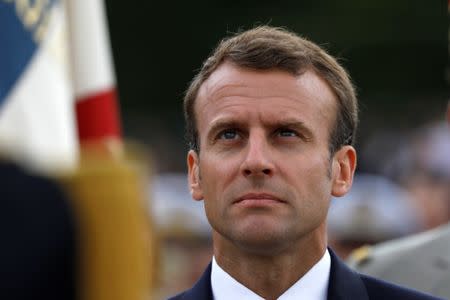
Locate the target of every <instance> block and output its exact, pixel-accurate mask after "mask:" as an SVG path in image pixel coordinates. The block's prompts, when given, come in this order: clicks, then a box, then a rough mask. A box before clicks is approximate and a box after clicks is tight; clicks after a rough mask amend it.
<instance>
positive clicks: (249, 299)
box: [211, 250, 331, 300]
mask: <svg viewBox="0 0 450 300" xmlns="http://www.w3.org/2000/svg"><path fill="white" fill-rule="evenodd" d="M330 268H331V258H330V253H328V250H326V251H325V254H324V255H323V256H322V258H321V259H320V260H319V261H318V262H317V263H316V264H315V265H314V266H313V267H312V268H311V269H310V270H309V271H308V272H307V273H306V274H305V275H303V277H302V278H300V279H299V280H298V281H297V282H296V283H294V285H292V286H291V287H290V288H289V289H288V290H287V291H285V292H284V293H283V294H282V295H281V296H280V297H279V298H278V300H294V299H295V300H297V299H302V300H326V299H327V291H328V281H329V278H330ZM211 287H212V291H213V295H214V300H229V299H246V300H264V298H262V297H261V296H259V295H257V294H255V293H254V292H253V291H251V290H249V289H248V288H247V287H245V286H244V285H242V284H241V283H239V282H238V281H237V280H235V279H234V278H233V277H231V276H230V275H229V274H228V273H227V272H225V271H224V270H223V269H222V268H221V267H220V266H219V265H218V264H217V262H216V259H215V258H214V257H213V261H212V270H211Z"/></svg>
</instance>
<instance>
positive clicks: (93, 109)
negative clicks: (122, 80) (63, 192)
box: [0, 0, 121, 173]
mask: <svg viewBox="0 0 450 300" xmlns="http://www.w3.org/2000/svg"><path fill="white" fill-rule="evenodd" d="M0 26H1V30H0V156H6V157H8V158H13V159H16V160H19V161H21V162H22V163H23V164H25V165H28V166H30V167H31V168H34V169H37V170H38V171H44V172H47V173H48V172H50V173H52V172H58V171H65V170H70V169H72V168H74V167H76V165H77V161H78V155H79V146H80V145H83V144H84V143H85V142H99V141H105V140H110V139H113V140H120V136H121V130H120V123H119V111H118V104H117V99H116V90H115V78H114V72H113V67H112V58H111V53H110V49H109V39H108V32H107V26H106V19H105V15H104V7H103V2H102V0H68V1H62V0H43V1H0Z"/></svg>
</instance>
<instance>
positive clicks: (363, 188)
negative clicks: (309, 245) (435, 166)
mask: <svg viewBox="0 0 450 300" xmlns="http://www.w3.org/2000/svg"><path fill="white" fill-rule="evenodd" d="M409 198H410V195H409V194H408V193H407V192H406V191H405V190H404V189H402V188H401V187H400V186H398V185H397V184H395V183H393V182H391V181H390V180H389V179H387V178H385V177H382V176H378V175H371V174H361V173H357V174H356V175H355V179H354V182H353V186H352V189H351V190H350V192H349V193H348V194H347V195H345V196H344V197H343V199H341V200H339V199H333V202H332V204H331V207H330V210H329V212H328V239H329V245H330V246H331V248H332V249H333V250H334V251H335V252H336V254H338V255H339V256H340V257H341V258H344V259H345V258H347V256H348V255H349V254H350V252H352V251H353V250H355V249H357V248H359V247H361V246H365V245H373V244H376V243H379V242H383V241H387V240H391V239H394V238H399V237H402V236H405V235H407V234H411V233H414V232H417V231H418V230H419V229H421V228H422V225H421V223H420V219H419V217H418V215H417V213H416V211H415V210H414V209H413V208H412V207H411V206H410V201H411V200H410V199H409Z"/></svg>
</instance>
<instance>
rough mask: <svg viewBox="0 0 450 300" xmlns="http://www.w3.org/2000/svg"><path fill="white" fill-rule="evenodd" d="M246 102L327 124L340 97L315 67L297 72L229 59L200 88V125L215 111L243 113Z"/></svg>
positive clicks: (219, 112) (330, 120)
mask: <svg viewBox="0 0 450 300" xmlns="http://www.w3.org/2000/svg"><path fill="white" fill-rule="evenodd" d="M246 104H250V105H251V106H252V111H254V112H257V111H258V108H259V107H261V106H264V105H271V106H273V107H274V108H278V110H279V111H278V112H280V110H281V111H283V112H286V113H288V114H301V115H302V117H303V118H306V119H308V118H309V119H311V120H314V119H315V120H316V121H320V122H321V124H322V125H323V124H331V122H333V121H334V119H335V115H336V107H337V100H336V97H335V95H334V93H333V91H332V90H331V88H330V87H329V86H328V84H327V83H326V81H325V80H323V79H322V78H321V77H319V76H318V75H317V74H316V73H315V72H314V71H312V70H307V71H306V72H304V73H303V74H301V75H299V76H294V75H292V74H290V73H288V72H285V71H282V70H273V69H271V70H262V71H261V70H253V69H248V68H242V67H238V66H236V65H234V64H232V63H230V62H225V63H223V64H222V65H220V66H219V68H217V70H215V71H214V72H213V73H212V74H211V76H210V77H209V78H208V79H207V80H206V81H205V82H204V83H203V84H202V85H201V87H200V89H199V92H198V96H197V99H196V102H195V106H194V109H195V114H196V116H197V118H196V119H197V124H198V129H199V130H201V127H202V126H201V125H202V123H203V125H206V124H205V122H210V121H212V119H211V118H212V117H213V115H219V114H221V113H222V114H223V113H226V112H227V111H228V112H233V111H234V113H236V114H240V113H242V109H243V108H244V107H243V105H246ZM253 108H254V109H253ZM266 111H267V110H266ZM268 112H270V111H268ZM273 114H275V111H272V115H273ZM324 121H325V122H326V123H323V122H324ZM312 125H313V124H312ZM330 126H331V125H330ZM322 127H323V126H322ZM327 127H329V126H327Z"/></svg>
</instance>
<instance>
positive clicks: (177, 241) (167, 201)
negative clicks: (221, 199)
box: [150, 173, 212, 299]
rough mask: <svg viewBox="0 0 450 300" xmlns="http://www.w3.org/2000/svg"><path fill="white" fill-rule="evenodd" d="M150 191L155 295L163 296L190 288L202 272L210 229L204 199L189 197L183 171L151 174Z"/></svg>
mask: <svg viewBox="0 0 450 300" xmlns="http://www.w3.org/2000/svg"><path fill="white" fill-rule="evenodd" d="M150 191H151V199H152V201H153V203H152V204H153V206H152V214H153V215H154V219H155V222H156V225H157V228H158V233H159V246H160V251H158V253H159V255H158V256H159V259H160V266H161V269H160V270H161V272H160V276H159V279H160V282H159V287H158V293H157V295H156V299H166V298H167V297H168V296H169V295H173V294H175V293H177V292H179V291H182V290H185V289H187V288H189V287H190V286H192V285H193V284H194V283H195V282H196V281H197V279H198V278H199V277H200V276H201V274H202V272H203V270H204V268H205V267H206V266H207V265H208V263H209V261H210V260H211V255H212V243H211V229H210V226H209V224H208V220H207V219H206V216H205V214H204V208H203V203H202V202H193V201H189V200H190V199H191V195H190V193H189V189H188V187H187V184H186V174H184V173H180V174H177V173H165V174H159V175H157V176H155V177H154V178H153V180H152V182H151V188H150Z"/></svg>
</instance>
